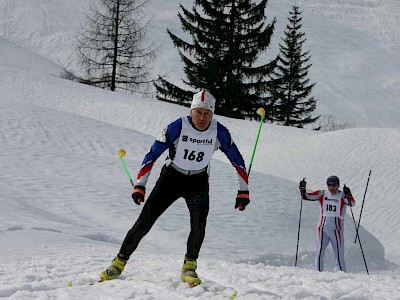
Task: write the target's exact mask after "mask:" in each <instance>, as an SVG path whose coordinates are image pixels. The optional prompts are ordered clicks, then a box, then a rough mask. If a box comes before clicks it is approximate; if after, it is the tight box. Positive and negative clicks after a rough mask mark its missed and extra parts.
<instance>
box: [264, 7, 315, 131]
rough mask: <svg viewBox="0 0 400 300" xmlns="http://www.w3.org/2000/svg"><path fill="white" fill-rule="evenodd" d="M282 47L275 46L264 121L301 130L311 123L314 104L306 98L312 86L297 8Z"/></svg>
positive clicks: (292, 14) (299, 14)
mask: <svg viewBox="0 0 400 300" xmlns="http://www.w3.org/2000/svg"><path fill="white" fill-rule="evenodd" d="M288 20H289V24H288V25H287V27H286V30H285V37H284V38H282V41H283V44H279V49H280V53H279V55H278V63H277V67H276V68H275V70H274V72H273V73H272V75H271V79H273V81H272V82H271V86H272V88H271V90H270V93H271V97H270V98H269V104H268V106H267V111H268V114H267V115H266V117H267V118H268V119H269V120H271V121H273V122H277V123H280V124H283V125H286V126H295V127H303V126H304V125H306V124H310V123H313V122H315V121H316V120H317V119H318V118H319V116H317V117H312V116H311V113H312V112H313V111H314V110H315V108H316V102H317V101H316V100H315V99H314V97H312V96H310V94H311V91H312V88H313V87H314V85H315V83H313V84H309V82H310V79H309V78H308V69H309V68H310V67H311V65H312V64H310V63H309V60H310V58H311V56H310V54H309V51H306V52H303V49H302V48H303V44H304V42H305V41H306V39H305V38H304V35H305V34H304V33H303V32H301V27H302V23H301V21H302V18H301V12H300V11H299V8H298V6H292V11H290V17H288Z"/></svg>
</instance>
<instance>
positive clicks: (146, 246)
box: [0, 0, 400, 299]
mask: <svg viewBox="0 0 400 300" xmlns="http://www.w3.org/2000/svg"><path fill="white" fill-rule="evenodd" d="M303 2H304V3H303ZM303 2H302V1H300V2H299V4H304V11H306V9H308V10H309V11H308V12H307V14H314V13H315V16H314V15H313V16H314V18H313V20H314V21H315V22H317V21H318V18H319V16H323V17H324V18H321V19H319V20H320V21H321V22H322V20H324V19H327V18H326V17H327V16H326V14H327V11H326V10H325V9H328V8H329V9H330V10H331V14H332V18H328V19H329V22H332V24H330V25H332V26H330V29H331V30H332V28H334V26H333V24H336V26H337V28H343V30H345V29H346V30H345V31H342V32H341V34H339V30H338V29H337V30H338V31H337V32H336V31H334V30H332V32H331V34H332V35H331V36H330V37H329V39H332V40H335V39H337V40H340V39H339V38H343V39H344V38H345V37H346V35H347V33H348V32H351V31H352V30H356V29H357V30H359V28H358V27H357V26H355V25H354V24H358V26H359V24H362V18H361V17H360V19H359V20H358V19H357V18H354V20H353V19H352V20H349V18H347V17H346V15H345V12H346V11H348V13H350V12H351V11H352V10H357V11H362V8H363V5H364V4H365V5H367V4H368V3H369V4H371V5H373V6H374V7H378V8H379V9H378V8H377V9H376V10H374V11H386V10H387V9H388V8H390V12H387V15H384V13H382V15H380V14H377V13H376V14H375V15H376V18H378V17H380V18H381V20H385V22H390V20H392V21H393V22H394V21H395V19H393V18H391V17H390V16H393V14H394V13H395V11H396V6H395V2H394V1H365V2H363V1H353V2H350V1H347V3H357V2H360V5H359V6H357V5H355V4H354V5H352V6H350V7H349V9H348V10H343V9H342V8H343V6H340V7H341V9H338V10H337V11H336V9H335V7H333V8H332V5H333V4H332V3H333V2H332V1H323V2H322V1H319V2H317V1H303ZM340 2H343V1H340ZM151 3H152V12H153V13H154V15H155V16H156V17H157V18H156V20H158V22H159V23H158V24H162V22H165V23H168V26H170V24H171V23H170V22H171V20H172V19H173V18H175V13H176V12H175V11H174V9H176V7H175V6H174V5H177V4H173V5H172V4H171V5H169V4H163V3H164V2H161V1H159V2H158V1H153V2H151ZM182 3H183V4H187V3H190V2H189V1H184V2H182ZM270 3H271V7H272V8H273V9H274V11H275V12H277V13H278V12H282V13H286V11H287V9H286V8H287V7H290V5H289V2H287V1H282V3H283V4H282V6H280V5H279V2H278V1H270ZM306 3H309V4H306ZM335 3H338V1H335ZM363 3H364V4H363ZM85 4H87V1H58V2H57V4H55V3H53V1H50V0H48V1H44V0H42V1H33V0H31V1H16V0H13V1H0V5H1V6H0V7H1V8H2V11H3V12H4V16H6V17H5V18H4V19H3V20H4V21H3V22H4V23H3V26H2V27H1V29H2V30H3V31H4V32H3V35H4V38H1V39H0V68H1V72H0V91H1V95H2V97H1V98H0V153H1V155H0V166H1V168H0V191H1V193H0V220H1V222H0V265H1V268H0V298H7V299H82V298H84V299H228V298H229V297H230V296H231V295H232V294H233V293H234V292H235V291H236V292H237V299H400V289H399V279H400V269H399V267H398V264H400V252H399V249H398V240H399V239H400V228H399V226H398V225H399V221H398V220H399V218H398V214H397V201H396V199H398V198H399V196H400V194H399V190H398V188H397V186H398V184H399V180H398V169H399V166H400V161H399V158H398V153H399V151H400V142H399V140H400V129H398V127H399V126H398V125H399V123H398V120H396V118H394V117H393V118H390V116H387V115H385V114H383V113H382V114H381V112H380V111H379V110H376V111H375V112H374V114H373V115H371V118H370V119H369V121H370V123H368V119H365V120H364V121H365V122H367V123H366V124H365V126H364V127H363V128H354V129H348V130H341V131H336V132H330V133H319V132H314V131H308V130H301V129H296V128H287V127H282V126H276V125H270V124H265V125H264V126H263V129H262V132H261V137H260V142H259V145H258V148H257V153H256V157H255V160H254V164H253V166H252V173H251V176H250V190H251V200H252V201H251V203H250V205H249V206H248V208H247V209H246V210H245V211H244V212H239V211H237V210H234V208H233V206H234V199H235V196H236V179H235V173H234V170H233V168H232V166H231V165H230V164H229V163H228V161H227V159H226V158H225V157H224V156H223V155H222V154H221V153H220V152H219V153H216V155H215V159H213V161H212V162H211V181H210V183H211V209H210V214H209V220H208V225H207V236H206V239H205V242H204V244H203V248H202V250H201V256H200V258H199V261H198V265H199V267H198V272H199V275H200V276H201V278H202V279H203V282H204V284H203V285H202V286H198V287H196V288H193V289H188V288H187V286H186V285H185V284H183V283H181V282H180V268H181V265H182V263H183V256H184V254H185V251H186V239H187V235H188V232H189V216H188V212H187V208H186V207H185V204H184V201H182V199H181V200H178V201H177V202H176V203H175V204H174V205H173V206H172V207H171V208H170V209H169V210H168V211H167V212H166V213H165V214H164V215H163V216H162V217H161V218H160V219H159V220H158V221H157V223H156V225H155V226H154V227H153V229H152V231H151V232H150V233H149V234H148V235H147V236H146V237H145V238H144V240H143V241H142V243H141V244H140V246H139V248H138V250H137V251H136V252H135V253H134V254H133V255H132V258H131V260H130V261H129V263H128V265H127V267H126V270H125V272H124V274H123V276H122V278H121V280H115V281H111V282H105V283H101V284H96V285H93V286H91V285H89V283H92V282H95V281H96V279H97V277H98V273H99V272H100V271H101V270H103V269H104V268H105V267H107V266H108V265H109V263H110V261H111V260H112V258H113V257H114V255H115V254H116V253H117V251H118V249H119V246H120V244H121V242H122V240H123V238H124V237H125V234H126V232H127V230H128V229H129V228H130V227H131V226H132V225H133V222H134V221H135V220H136V218H137V217H138V215H139V213H140V210H141V208H142V207H141V206H136V205H135V204H133V202H132V200H131V198H130V192H131V187H130V183H129V181H128V180H127V178H126V176H125V174H124V172H123V169H122V166H121V164H120V162H119V159H118V157H117V155H116V154H117V150H118V149H119V148H124V149H125V150H126V151H127V156H126V159H125V161H126V163H127V165H128V167H129V169H130V171H131V173H132V175H133V176H135V175H136V172H137V171H138V170H139V166H140V163H141V161H142V159H143V156H144V154H145V153H146V152H147V151H148V149H149V147H150V145H151V144H152V142H153V141H154V139H155V137H156V136H157V135H158V134H159V133H160V132H161V130H162V129H163V128H164V127H165V126H166V125H167V124H168V123H169V122H170V121H172V120H175V119H176V118H178V117H180V116H182V115H185V114H187V113H188V110H187V108H184V107H179V106H176V105H171V104H167V103H163V102H154V101H153V100H151V99H141V98H139V97H137V96H132V95H126V94H120V93H112V92H109V91H105V90H101V89H96V88H92V87H88V86H83V85H79V84H76V83H73V82H70V81H67V80H62V79H59V78H58V77H57V74H58V73H59V72H60V70H61V69H60V68H59V67H58V66H57V64H60V63H63V62H67V61H68V60H69V59H70V58H71V56H70V55H71V53H70V49H68V47H67V46H66V45H65V42H66V41H70V39H71V34H72V31H71V28H70V25H71V24H74V22H75V23H76V22H77V21H78V20H79V16H78V15H79V14H78V13H77V11H79V9H80V8H81V7H83V6H84V5H85ZM157 4H158V5H159V9H156V7H157V6H156V5H157ZM328 4H331V5H328ZM362 4H363V5H362ZM165 11H167V12H171V14H168V13H163V12H165ZM274 11H273V12H274ZM369 11H370V12H371V10H369ZM397 12H398V10H397ZM385 14H386V13H385ZM358 15H362V14H361V13H360V14H358ZM279 16H280V17H281V19H283V15H282V14H280V15H279ZM310 16H311V15H310ZM338 16H342V20H341V21H340V20H339V21H338V22H337V23H335V18H338ZM386 16H387V18H386ZM175 19H176V18H175ZM175 19H174V22H176V20H175ZM306 19H307V18H306V17H305V21H306ZM346 20H347V22H345V21H346ZM364 21H365V22H367V20H364ZM282 22H283V21H282ZM309 22H310V21H309ZM385 22H377V24H381V25H382V24H383V25H384V24H385ZM17 24H18V26H17ZM310 25H312V23H310ZM383 25H382V26H383ZM7 26H8V27H7ZM159 26H161V25H159ZM171 26H172V25H171ZM174 26H176V27H177V28H178V26H177V25H176V24H175V25H174ZM311 27H312V26H311ZM354 28H355V29H354ZM368 28H369V27H366V28H363V30H364V34H365V35H366V36H368V38H371V39H372V38H375V39H377V40H380V41H381V42H382V45H381V46H382V48H381V49H380V50H379V51H378V50H376V51H378V52H376V53H375V55H376V56H380V57H382V58H383V57H387V56H386V54H388V55H389V54H390V53H391V51H393V50H392V49H393V47H395V46H396V44H395V43H393V44H392V45H391V46H390V45H387V43H388V41H389V40H390V39H385V38H384V37H387V35H385V34H383V35H380V34H378V33H382V32H386V31H385V30H383V29H382V30H377V29H376V28H377V27H374V26H372V25H371V27H370V29H368ZM379 28H380V27H379ZM382 28H384V27H382ZM396 28H398V27H396ZM322 29H324V28H320V30H322ZM390 30H398V29H393V28H391V29H390ZM390 30H389V29H387V32H390ZM395 33H396V32H393V38H395V37H396V34H395ZM324 35H325V36H327V33H326V32H325V34H322V33H321V35H320V37H323V36H324ZM314 38H316V37H314ZM310 39H311V37H310ZM384 41H386V42H385V43H384ZM17 44H18V45H17ZM357 45H358V44H357V43H356V42H354V41H353V42H350V41H348V44H342V47H350V48H351V49H353V50H354V49H355V48H354V47H356V46H357ZM363 47H364V46H361V47H360V48H359V50H358V51H359V52H360V55H364V54H365V52H364V50H365V51H366V52H367V51H371V49H370V48H368V49H364V48H363ZM45 50H46V51H45ZM169 51H173V50H169ZM313 51H315V52H317V51H321V52H323V50H321V49H319V48H318V49H315V50H313ZM333 52H334V51H333ZM333 52H332V53H333ZM343 53H344V52H342V54H343ZM349 53H351V52H349ZM171 55H172V54H171ZM349 56H351V57H350V58H352V59H355V58H356V57H355V55H354V54H349ZM161 58H164V57H161ZM326 63H329V64H331V63H332V64H333V62H332V61H329V60H326ZM158 64H159V65H163V66H167V65H168V64H170V63H169V62H168V61H166V60H165V61H159V62H158ZM389 65H390V67H393V69H396V68H395V66H396V64H395V63H390V64H389ZM317 70H319V71H317V72H326V71H327V70H325V67H319V68H317ZM383 70H384V69H381V71H380V72H382V73H383ZM397 70H399V68H397ZM329 72H333V73H335V72H334V70H329ZM348 76H349V78H348V80H352V77H353V76H354V74H351V75H350V74H349V75H348ZM363 76H364V77H363V78H362V79H360V80H361V81H363V82H364V81H366V83H367V84H369V83H370V82H373V81H375V80H376V77H375V75H374V74H369V73H365V74H364V75H363ZM390 76H391V75H390ZM390 76H389V75H388V78H389V77H390ZM339 77H340V76H338V75H337V74H336V75H335V76H333V77H332V76H329V78H327V79H325V82H326V84H328V83H329V84H331V85H336V84H337V80H339V79H338V78H339ZM392 79H393V80H396V78H395V76H394V77H392ZM387 90H388V91H390V93H395V90H394V89H392V87H388V89H387ZM353 92H354V93H355V94H357V93H362V92H363V91H362V89H361V88H359V87H357V86H353ZM378 92H379V91H377V93H378ZM379 93H380V92H379ZM397 96H398V94H397ZM321 101H322V99H321ZM343 101H344V100H343ZM374 101H376V102H374ZM379 103H380V102H378V101H377V100H376V99H375V98H374V99H373V98H364V99H363V101H362V105H365V106H370V107H374V106H379V107H380V108H381V109H383V108H385V105H383V104H379ZM335 106H336V105H335ZM340 107H341V109H342V110H345V111H346V112H349V111H350V112H352V113H353V115H354V116H355V117H358V116H359V115H362V113H363V112H362V109H361V104H360V106H356V105H353V103H352V102H351V101H350V103H349V102H347V101H346V102H345V101H344V102H343V105H340ZM390 109H391V110H393V111H394V112H396V114H397V116H398V112H399V111H398V110H396V108H395V107H390ZM216 118H217V119H218V120H219V121H220V122H222V123H223V124H224V125H226V126H227V127H228V128H229V129H230V132H231V134H232V136H233V138H234V140H235V142H236V143H237V144H238V146H239V148H240V149H241V151H242V153H243V156H244V158H245V159H246V161H247V164H248V160H249V158H250V156H251V151H252V149H253V143H254V139H255V135H256V133H257V129H258V126H259V124H258V123H257V122H255V121H254V122H250V121H243V120H233V119H229V118H224V117H220V116H216ZM362 119H363V118H360V120H362ZM376 120H380V121H382V122H383V123H382V124H383V126H380V127H381V128H372V127H373V126H378V125H380V124H377V123H376ZM360 124H361V123H360ZM384 127H394V128H384ZM243 129H245V130H243ZM162 161H163V157H162V158H160V159H159V161H158V162H157V164H156V165H155V167H154V170H153V171H152V175H151V177H150V181H149V183H148V191H150V189H151V187H152V186H153V185H154V183H155V180H156V179H157V177H158V173H159V170H160V168H161V166H162ZM369 170H372V175H371V180H370V182H369V189H368V193H367V196H366V202H365V206H364V211H363V216H362V225H361V228H360V237H361V242H362V246H363V250H364V254H365V258H366V261H367V264H368V268H369V271H370V275H367V274H366V271H365V266H364V262H363V258H362V256H361V251H360V247H359V244H357V243H356V244H355V243H354V237H355V230H354V223H353V219H352V216H351V213H350V211H349V210H348V215H347V217H346V220H345V223H346V225H345V243H346V244H345V247H346V261H347V266H348V273H342V272H339V271H337V269H336V268H335V265H334V262H333V256H332V251H331V250H330V248H329V249H328V253H327V255H326V258H325V263H326V272H323V273H319V272H316V271H314V270H313V259H314V252H315V226H316V223H317V219H318V204H317V203H314V202H303V209H302V218H301V233H300V244H299V260H298V267H294V261H295V251H296V241H297V230H298V222H299V210H300V196H299V193H298V181H299V180H301V179H302V178H303V177H306V178H307V182H308V187H309V188H310V189H319V188H324V182H325V178H326V177H327V176H328V175H332V174H336V175H338V176H339V177H340V178H341V182H342V183H346V184H347V185H348V186H349V187H350V188H351V189H352V191H353V194H354V196H355V198H356V201H357V206H356V207H355V208H353V212H354V215H355V216H356V220H358V216H359V213H360V209H361V201H362V197H363V194H364V189H365V184H366V181H367V176H368V172H369Z"/></svg>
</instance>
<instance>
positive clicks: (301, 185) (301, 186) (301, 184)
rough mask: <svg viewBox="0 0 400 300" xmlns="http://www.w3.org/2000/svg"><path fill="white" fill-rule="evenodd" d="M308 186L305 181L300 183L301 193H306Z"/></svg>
mask: <svg viewBox="0 0 400 300" xmlns="http://www.w3.org/2000/svg"><path fill="white" fill-rule="evenodd" d="M306 185H307V182H306V181H305V180H304V179H303V180H302V181H300V182H299V189H300V191H305V190H306Z"/></svg>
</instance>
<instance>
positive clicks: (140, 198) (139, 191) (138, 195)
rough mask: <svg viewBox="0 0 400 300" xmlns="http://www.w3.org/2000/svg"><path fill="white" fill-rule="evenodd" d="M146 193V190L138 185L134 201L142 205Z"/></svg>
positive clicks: (134, 191)
mask: <svg viewBox="0 0 400 300" xmlns="http://www.w3.org/2000/svg"><path fill="white" fill-rule="evenodd" d="M145 192H146V188H145V187H144V186H141V185H136V186H135V187H134V188H133V191H132V199H133V202H135V203H136V204H137V205H140V203H141V202H144V194H145Z"/></svg>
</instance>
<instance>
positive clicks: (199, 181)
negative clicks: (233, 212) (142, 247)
mask: <svg viewBox="0 0 400 300" xmlns="http://www.w3.org/2000/svg"><path fill="white" fill-rule="evenodd" d="M180 197H183V198H184V199H185V201H186V205H187V207H188V209H189V213H190V234H189V237H188V240H187V253H186V256H187V257H188V258H191V259H197V258H198V256H199V252H200V248H201V245H202V243H203V240H204V236H205V229H206V223H207V215H208V210H209V184H208V174H207V171H204V172H202V173H199V174H195V175H184V174H182V173H180V172H178V171H176V170H175V169H173V168H172V167H165V166H164V167H163V168H162V170H161V174H160V177H159V179H158V180H157V183H156V185H155V187H154V189H153V190H152V192H151V193H150V195H149V197H148V199H147V200H146V202H145V203H144V207H143V210H142V212H141V213H140V215H139V218H138V219H137V221H136V223H135V224H134V225H133V227H132V228H131V229H130V230H129V231H128V233H127V235H126V237H125V240H124V242H123V243H122V246H121V249H120V252H119V256H120V257H121V258H124V259H128V258H129V257H130V256H131V254H132V253H133V252H134V251H135V250H136V248H137V246H138V245H139V243H140V241H141V239H142V238H143V237H144V236H145V235H146V234H147V233H148V232H149V231H150V229H151V227H152V226H153V225H154V223H155V222H156V221H157V219H158V218H159V217H160V216H161V215H162V214H163V213H164V212H165V210H166V209H167V208H168V207H169V206H170V205H171V204H172V203H174V202H175V201H176V200H177V199H178V198H180ZM171 221H172V220H171Z"/></svg>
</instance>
